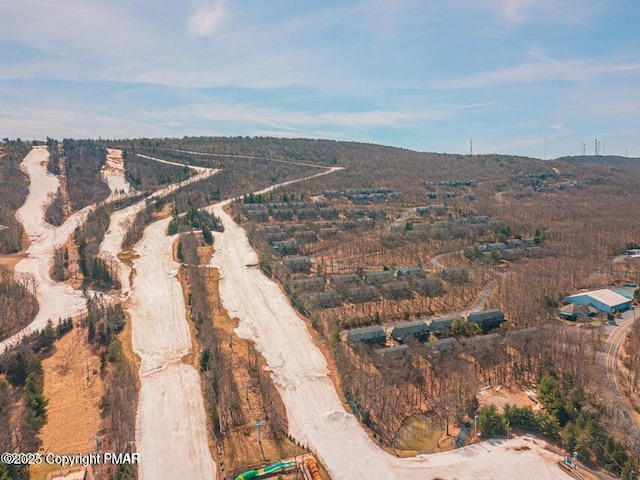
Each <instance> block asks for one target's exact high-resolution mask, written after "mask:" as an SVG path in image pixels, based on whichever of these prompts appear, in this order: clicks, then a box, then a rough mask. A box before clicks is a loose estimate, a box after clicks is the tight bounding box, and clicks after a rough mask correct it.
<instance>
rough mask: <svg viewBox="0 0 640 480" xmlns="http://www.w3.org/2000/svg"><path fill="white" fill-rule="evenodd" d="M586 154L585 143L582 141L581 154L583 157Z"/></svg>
mask: <svg viewBox="0 0 640 480" xmlns="http://www.w3.org/2000/svg"><path fill="white" fill-rule="evenodd" d="M586 154H587V144H586V143H584V140H583V141H582V156H583V157H584V156H585V155H586Z"/></svg>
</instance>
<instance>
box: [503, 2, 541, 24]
mask: <svg viewBox="0 0 640 480" xmlns="http://www.w3.org/2000/svg"><path fill="white" fill-rule="evenodd" d="M493 4H494V6H495V8H496V9H497V10H498V12H499V13H500V15H501V16H502V18H504V19H505V20H507V21H509V22H514V23H518V22H521V21H523V20H524V19H525V15H526V12H527V10H528V9H529V8H531V6H532V5H534V4H535V0H495V1H494V2H493Z"/></svg>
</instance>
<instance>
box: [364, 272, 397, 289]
mask: <svg viewBox="0 0 640 480" xmlns="http://www.w3.org/2000/svg"><path fill="white" fill-rule="evenodd" d="M364 281H365V282H366V283H368V284H369V285H379V284H382V283H386V282H391V281H393V275H392V274H391V272H390V271H389V270H383V271H381V272H369V273H365V274H364Z"/></svg>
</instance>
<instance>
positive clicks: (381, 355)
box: [373, 345, 411, 363]
mask: <svg viewBox="0 0 640 480" xmlns="http://www.w3.org/2000/svg"><path fill="white" fill-rule="evenodd" d="M410 354H411V352H410V349H409V345H393V346H391V347H386V348H378V349H376V350H374V351H373V355H374V359H375V361H376V362H378V363H390V362H391V363H397V362H402V360H404V359H405V358H407V357H408V356H409V355H410Z"/></svg>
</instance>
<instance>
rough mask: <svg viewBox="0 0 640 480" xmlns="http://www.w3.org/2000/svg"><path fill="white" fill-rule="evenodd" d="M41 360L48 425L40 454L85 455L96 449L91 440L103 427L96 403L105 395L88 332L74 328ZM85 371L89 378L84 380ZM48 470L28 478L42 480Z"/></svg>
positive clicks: (37, 470) (41, 468) (36, 470)
mask: <svg viewBox="0 0 640 480" xmlns="http://www.w3.org/2000/svg"><path fill="white" fill-rule="evenodd" d="M54 348H55V350H54V352H53V354H52V355H51V356H49V357H48V358H46V359H45V360H43V362H42V367H43V369H44V395H45V396H46V397H47V398H48V399H49V405H48V408H47V418H48V419H47V423H46V424H45V425H44V427H43V428H42V432H41V434H40V438H41V439H42V451H43V452H53V453H56V454H77V453H87V452H91V451H93V450H94V449H95V442H94V440H93V436H94V435H95V434H97V433H98V431H99V430H100V426H101V423H102V419H101V417H100V407H99V402H100V399H101V397H102V395H103V393H104V386H103V382H102V379H101V378H100V358H99V356H97V355H94V354H93V353H92V351H91V347H90V345H89V343H88V342H87V332H86V331H85V330H84V329H82V328H78V327H76V328H74V329H73V330H72V331H71V332H69V333H68V334H67V335H65V336H64V337H62V338H61V339H59V340H58V341H57V342H56V344H55V347H54ZM87 368H88V376H87ZM56 469H59V467H56V468H53V469H48V468H45V466H43V465H41V466H37V467H34V468H32V469H31V472H30V473H31V478H32V479H35V480H38V479H44V478H45V477H46V473H47V472H48V471H54V470H56Z"/></svg>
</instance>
